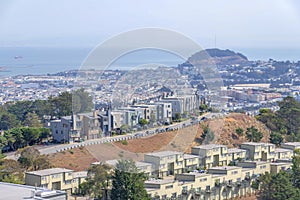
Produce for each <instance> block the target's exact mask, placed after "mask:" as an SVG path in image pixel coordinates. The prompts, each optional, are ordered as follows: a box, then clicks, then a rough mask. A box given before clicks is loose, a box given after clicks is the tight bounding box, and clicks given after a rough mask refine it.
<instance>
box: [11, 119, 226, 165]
mask: <svg viewBox="0 0 300 200" xmlns="http://www.w3.org/2000/svg"><path fill="white" fill-rule="evenodd" d="M220 116H223V115H220V114H219V113H217V114H216V113H205V114H203V115H201V116H199V117H198V118H196V119H194V120H192V119H188V120H185V121H183V122H179V123H175V124H171V125H168V126H162V127H156V128H152V129H149V130H145V131H138V132H136V133H133V134H127V135H118V136H114V137H105V138H99V139H93V140H87V141H84V142H81V143H72V144H57V145H43V146H41V145H37V146H35V147H36V148H37V149H38V150H39V151H40V152H41V154H52V153H57V152H61V151H66V150H70V149H73V148H78V147H84V146H89V145H96V144H103V143H111V142H116V141H121V140H131V139H135V138H141V137H148V136H151V135H154V134H159V133H162V132H165V131H169V130H178V129H181V128H184V127H187V126H191V125H194V124H196V123H200V122H201V121H203V120H205V119H211V118H215V117H220ZM14 154H15V152H11V153H7V154H6V155H7V158H11V159H17V157H16V156H15V155H14Z"/></svg>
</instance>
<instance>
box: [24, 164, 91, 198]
mask: <svg viewBox="0 0 300 200" xmlns="http://www.w3.org/2000/svg"><path fill="white" fill-rule="evenodd" d="M86 176H87V173H86V172H80V173H79V172H76V173H74V171H73V170H70V169H64V168H51V169H44V170H39V171H31V172H26V173H25V184H26V185H31V186H35V187H42V188H47V189H50V190H63V191H66V192H67V193H68V194H71V193H74V192H76V191H77V190H78V188H79V184H80V183H82V182H84V179H85V178H86Z"/></svg>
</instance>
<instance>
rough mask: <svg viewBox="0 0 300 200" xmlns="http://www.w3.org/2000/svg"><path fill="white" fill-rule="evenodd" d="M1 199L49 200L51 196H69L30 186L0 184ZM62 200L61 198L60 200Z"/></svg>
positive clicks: (62, 192) (60, 192) (56, 191)
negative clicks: (34, 193)
mask: <svg viewBox="0 0 300 200" xmlns="http://www.w3.org/2000/svg"><path fill="white" fill-rule="evenodd" d="M33 191H35V192H36V197H35V198H33V197H32V192H33ZM0 194H1V197H0V198H1V199H35V200H37V199H47V197H50V196H60V197H62V196H64V197H65V199H66V198H67V194H66V192H64V191H58V190H48V189H44V188H36V187H33V186H28V185H19V184H12V183H4V182H0ZM60 199H61V198H60Z"/></svg>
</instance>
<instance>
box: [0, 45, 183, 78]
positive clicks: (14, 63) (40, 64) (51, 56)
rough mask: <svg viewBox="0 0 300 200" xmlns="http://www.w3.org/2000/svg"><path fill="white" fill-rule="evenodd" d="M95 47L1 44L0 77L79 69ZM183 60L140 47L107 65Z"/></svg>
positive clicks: (169, 63)
mask: <svg viewBox="0 0 300 200" xmlns="http://www.w3.org/2000/svg"><path fill="white" fill-rule="evenodd" d="M92 50H93V49H92V48H78V47H77V48H49V47H0V77H7V76H14V75H27V74H41V75H42V74H53V73H57V72H62V71H67V70H73V69H80V66H81V64H82V63H83V61H84V60H85V59H86V58H87V57H88V55H89V53H90V52H91V51H92ZM183 62H184V60H183V59H181V58H180V57H178V56H175V55H173V54H171V53H168V52H164V51H160V50H149V49H148V50H141V51H135V52H132V53H129V54H126V55H124V56H122V57H120V58H119V59H117V60H116V61H115V62H113V63H112V64H111V65H110V66H109V67H108V69H131V68H133V67H135V66H139V65H145V64H149V63H157V64H160V65H163V66H177V65H178V64H181V63H183Z"/></svg>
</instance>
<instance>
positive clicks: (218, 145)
mask: <svg viewBox="0 0 300 200" xmlns="http://www.w3.org/2000/svg"><path fill="white" fill-rule="evenodd" d="M220 147H225V148H227V146H225V145H221V144H208V145H200V146H194V147H192V148H197V149H214V148H220Z"/></svg>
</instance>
